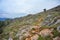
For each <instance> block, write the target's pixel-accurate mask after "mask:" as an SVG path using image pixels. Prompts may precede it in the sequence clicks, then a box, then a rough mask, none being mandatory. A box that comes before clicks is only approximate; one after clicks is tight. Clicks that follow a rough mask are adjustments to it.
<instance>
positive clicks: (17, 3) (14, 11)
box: [0, 0, 60, 18]
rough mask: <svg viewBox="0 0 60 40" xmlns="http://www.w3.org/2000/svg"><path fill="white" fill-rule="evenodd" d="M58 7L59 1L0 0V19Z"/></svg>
mask: <svg viewBox="0 0 60 40" xmlns="http://www.w3.org/2000/svg"><path fill="white" fill-rule="evenodd" d="M57 5H60V0H0V18H15V17H21V16H25V15H27V14H35V13H38V12H41V11H42V10H43V9H44V8H46V9H50V8H53V7H55V6H57Z"/></svg>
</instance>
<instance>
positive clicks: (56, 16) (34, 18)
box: [0, 5, 60, 40]
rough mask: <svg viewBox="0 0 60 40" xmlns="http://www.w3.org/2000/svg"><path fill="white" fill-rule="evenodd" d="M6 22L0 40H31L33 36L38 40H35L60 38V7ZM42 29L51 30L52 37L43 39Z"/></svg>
mask: <svg viewBox="0 0 60 40" xmlns="http://www.w3.org/2000/svg"><path fill="white" fill-rule="evenodd" d="M7 21H8V22H7ZM7 21H4V22H5V23H6V22H7V25H6V26H3V28H2V29H3V32H2V33H1V34H0V36H1V37H0V38H1V40H9V39H11V40H28V39H31V40H33V38H34V37H33V36H35V35H36V38H38V39H35V40H53V38H55V37H57V36H58V37H60V35H59V34H60V32H59V31H60V29H59V28H60V5H59V6H57V7H54V8H52V9H50V10H46V9H44V11H43V12H40V13H37V14H29V15H27V16H24V17H20V18H15V19H12V20H7ZM8 23H9V24H8ZM44 29H45V30H47V29H48V30H49V31H51V30H53V31H52V33H51V34H53V36H52V37H51V36H47V37H43V36H44V35H45V34H44V35H43V36H42V34H41V32H42V31H43V30H44ZM32 31H33V32H32ZM34 32H35V33H34ZM47 32H48V31H47ZM39 33H40V34H39ZM48 33H50V32H48ZM26 34H27V35H26ZM46 34H47V33H46ZM30 35H31V36H30ZM26 36H27V37H26ZM31 37H32V38H31Z"/></svg>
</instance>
